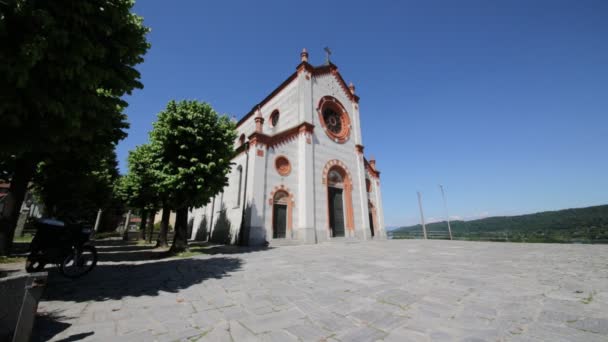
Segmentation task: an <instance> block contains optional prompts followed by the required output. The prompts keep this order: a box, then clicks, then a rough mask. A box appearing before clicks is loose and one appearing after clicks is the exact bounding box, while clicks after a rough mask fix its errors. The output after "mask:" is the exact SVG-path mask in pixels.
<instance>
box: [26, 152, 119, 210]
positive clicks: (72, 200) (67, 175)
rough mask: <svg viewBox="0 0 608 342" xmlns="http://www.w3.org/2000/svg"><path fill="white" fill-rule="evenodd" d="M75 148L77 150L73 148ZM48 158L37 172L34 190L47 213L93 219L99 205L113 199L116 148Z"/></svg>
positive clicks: (106, 203) (116, 163)
mask: <svg viewBox="0 0 608 342" xmlns="http://www.w3.org/2000/svg"><path fill="white" fill-rule="evenodd" d="M73 151H75V150H73ZM89 152H90V154H89V155H88V156H87V157H84V156H83V155H80V156H78V157H77V158H75V157H74V155H73V153H66V154H63V155H57V156H54V157H53V158H47V159H45V160H44V161H43V162H42V163H40V165H39V166H38V171H37V172H36V175H35V176H34V184H35V191H36V193H37V195H38V196H39V198H40V199H41V200H42V202H43V203H44V206H45V208H46V211H47V214H48V215H50V216H54V217H57V218H61V219H68V220H69V219H78V220H83V219H84V220H88V221H93V220H94V218H95V216H96V214H97V210H98V209H99V208H107V207H109V206H110V204H112V202H113V189H114V186H115V182H116V180H117V179H118V162H117V161H116V154H115V152H114V150H113V149H106V151H104V150H103V149H100V150H98V151H97V153H93V151H89Z"/></svg>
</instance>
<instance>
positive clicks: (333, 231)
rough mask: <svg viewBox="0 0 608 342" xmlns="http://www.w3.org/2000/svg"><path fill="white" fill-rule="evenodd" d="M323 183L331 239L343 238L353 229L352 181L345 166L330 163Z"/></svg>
mask: <svg viewBox="0 0 608 342" xmlns="http://www.w3.org/2000/svg"><path fill="white" fill-rule="evenodd" d="M323 183H325V185H326V186H327V221H328V222H327V226H328V228H329V233H330V236H331V237H343V236H346V233H347V232H349V231H351V232H350V233H351V234H352V230H353V229H354V219H353V205H352V180H351V177H350V174H349V173H348V171H347V170H346V167H345V165H344V164H343V163H342V162H340V161H338V160H332V161H330V162H329V163H328V164H327V165H326V167H325V172H324V177H323Z"/></svg>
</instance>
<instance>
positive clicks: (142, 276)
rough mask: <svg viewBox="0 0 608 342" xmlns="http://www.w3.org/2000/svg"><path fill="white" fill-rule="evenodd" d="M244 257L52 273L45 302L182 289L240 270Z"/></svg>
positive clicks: (125, 295)
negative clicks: (68, 274)
mask: <svg viewBox="0 0 608 342" xmlns="http://www.w3.org/2000/svg"><path fill="white" fill-rule="evenodd" d="M241 264H242V261H241V259H239V258H232V257H216V258H209V259H167V260H156V261H148V262H144V263H138V264H105V265H104V264H101V265H97V267H95V268H94V269H93V270H92V271H91V273H89V274H87V275H86V276H84V277H82V278H79V279H75V280H70V279H66V278H63V277H61V275H59V274H58V273H57V272H53V273H51V274H49V285H48V288H47V289H46V292H45V296H44V300H45V301H74V302H86V301H91V300H93V301H103V300H108V299H121V298H123V297H127V296H131V297H138V296H157V295H159V293H160V292H161V291H163V292H174V293H175V292H178V291H179V290H181V289H186V288H189V287H190V286H193V285H196V284H200V283H202V282H203V281H205V280H206V279H211V278H214V279H220V278H223V277H226V276H229V273H230V272H234V271H237V270H239V269H240V267H241Z"/></svg>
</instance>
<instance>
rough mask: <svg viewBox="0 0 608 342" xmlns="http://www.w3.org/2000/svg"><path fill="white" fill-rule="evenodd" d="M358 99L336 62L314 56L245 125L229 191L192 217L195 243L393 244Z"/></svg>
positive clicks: (242, 122)
mask: <svg viewBox="0 0 608 342" xmlns="http://www.w3.org/2000/svg"><path fill="white" fill-rule="evenodd" d="M358 102H359V97H358V96H357V95H356V94H355V87H354V86H353V85H352V84H351V85H347V84H346V83H345V82H344V79H343V78H342V76H341V75H340V73H339V72H338V68H337V67H336V66H335V65H333V64H331V63H330V64H325V65H322V66H317V67H315V66H312V65H311V64H309V63H308V53H307V52H306V50H304V51H303V52H302V54H301V63H300V64H299V65H298V66H297V68H296V72H295V73H293V74H292V75H291V76H290V77H289V78H287V80H285V82H283V83H282V84H281V85H279V87H278V88H276V89H275V90H274V91H273V92H272V93H270V95H269V96H268V97H266V98H265V99H264V100H262V102H260V103H259V104H258V105H256V106H254V108H253V110H252V111H251V112H250V113H248V114H247V115H245V116H244V117H243V118H242V119H241V120H240V121H239V123H238V128H237V129H238V137H237V139H236V141H235V149H236V151H237V154H236V156H235V157H234V159H233V160H232V161H233V163H234V165H233V166H232V170H231V173H230V175H229V185H228V186H227V187H226V188H225V189H224V192H223V193H221V194H219V195H217V196H216V197H215V198H213V199H212V200H211V201H210V202H209V204H208V205H206V206H205V207H202V208H197V209H194V210H193V211H192V212H191V213H190V215H191V218H193V220H194V223H193V230H192V238H197V239H199V240H205V239H207V238H209V239H210V240H211V241H215V242H222V243H231V244H235V243H241V244H247V245H265V244H267V243H273V242H274V243H277V242H279V241H285V242H286V241H290V242H294V243H298V242H299V243H318V242H323V241H329V240H332V239H340V240H348V239H356V240H370V239H378V238H380V239H385V238H386V231H385V227H384V215H383V210H382V196H381V192H380V172H379V171H378V170H377V169H376V163H375V160H373V158H372V159H370V160H369V161H368V160H367V159H366V158H365V157H364V156H363V140H362V136H361V127H360V120H359V104H358ZM277 112H278V114H276V113H277ZM332 112H333V113H332ZM273 115H278V120H273V119H272V118H273ZM277 158H286V159H287V160H288V162H289V163H288V164H287V163H284V162H283V163H282V164H281V165H277ZM367 184H368V185H367ZM370 219H371V222H370Z"/></svg>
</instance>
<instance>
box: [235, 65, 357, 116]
mask: <svg viewBox="0 0 608 342" xmlns="http://www.w3.org/2000/svg"><path fill="white" fill-rule="evenodd" d="M302 70H307V71H308V72H310V73H311V74H312V75H313V76H319V75H324V74H332V75H333V76H334V77H335V78H336V80H337V81H338V83H339V84H340V86H341V87H342V90H344V93H345V94H346V95H347V96H348V98H349V99H350V100H351V101H353V102H356V103H358V102H359V96H357V95H355V94H353V93H351V92H350V90H349V89H348V85H347V84H346V82H345V81H344V78H342V75H340V73H339V72H338V67H337V66H336V65H335V64H333V63H329V64H325V65H321V66H317V67H315V66H312V65H311V64H309V63H308V62H302V63H300V65H298V67H297V68H296V71H295V72H294V73H293V74H291V76H289V77H288V78H287V79H286V80H285V81H283V83H281V84H280V85H279V86H278V87H276V89H275V90H273V91H272V92H271V93H270V94H269V95H268V96H266V97H265V98H264V99H263V100H262V101H261V102H260V103H258V104H256V105H255V106H253V108H251V110H250V111H249V113H247V114H245V116H243V117H242V118H241V119H240V120H239V121H238V122H237V124H236V127H239V126H241V125H242V124H243V123H245V121H247V119H249V118H250V117H251V116H253V115H254V114H255V112H256V110H257V109H258V108H260V107H262V106H264V105H265V104H266V103H268V102H269V101H270V100H272V99H273V98H274V97H275V96H276V95H278V94H279V93H280V92H281V91H282V90H283V89H284V88H285V87H287V86H288V85H289V84H290V83H291V82H292V81H293V80H295V79H296V78H297V76H298V73H299V72H301V71H302Z"/></svg>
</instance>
